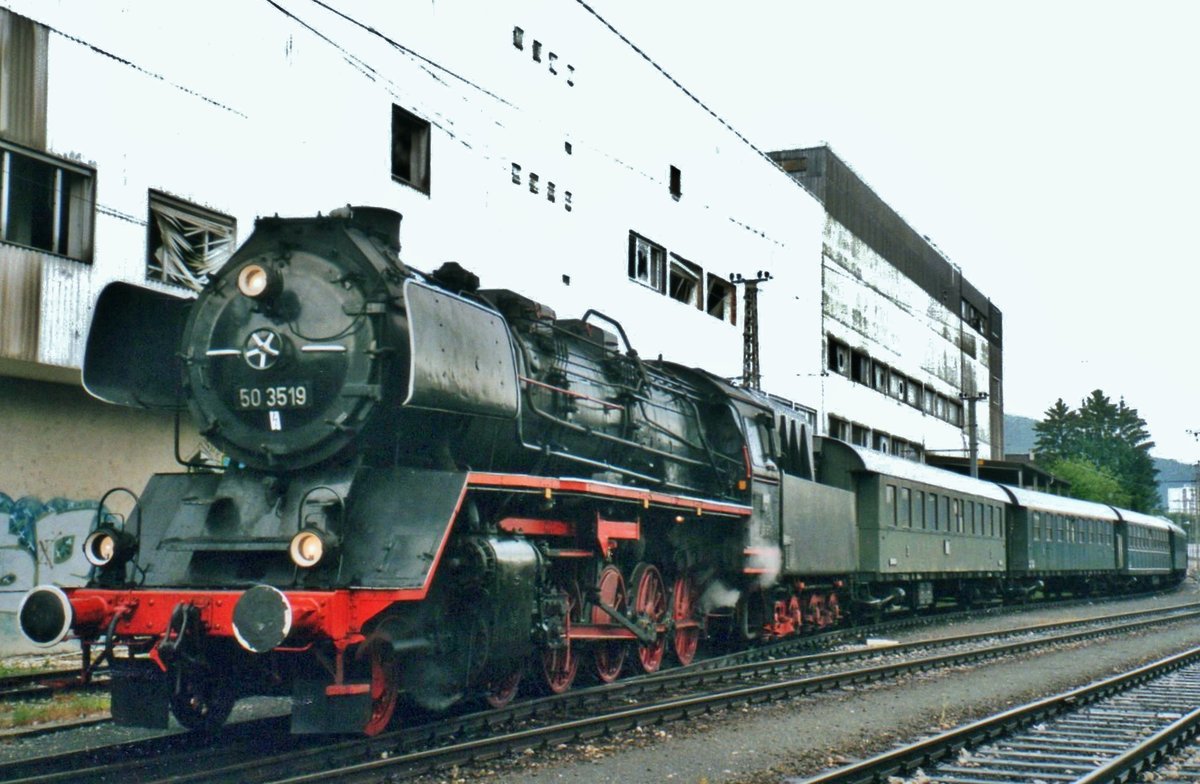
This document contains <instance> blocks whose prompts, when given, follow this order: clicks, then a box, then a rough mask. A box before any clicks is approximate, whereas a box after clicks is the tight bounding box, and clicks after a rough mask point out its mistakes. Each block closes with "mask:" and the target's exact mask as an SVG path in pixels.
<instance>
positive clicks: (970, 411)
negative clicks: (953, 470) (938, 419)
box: [959, 392, 988, 479]
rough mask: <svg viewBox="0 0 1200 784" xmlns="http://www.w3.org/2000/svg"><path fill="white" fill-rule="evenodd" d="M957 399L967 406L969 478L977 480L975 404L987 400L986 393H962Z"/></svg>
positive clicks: (977, 449) (977, 427)
mask: <svg viewBox="0 0 1200 784" xmlns="http://www.w3.org/2000/svg"><path fill="white" fill-rule="evenodd" d="M959 398H960V399H962V400H963V401H964V402H965V403H966V404H967V443H968V444H969V445H970V453H969V455H970V460H971V476H972V477H973V478H975V479H978V478H979V425H978V420H977V419H976V418H975V404H976V403H978V402H979V401H981V400H987V398H988V393H987V392H976V393H975V394H973V395H971V394H967V393H966V392H962V393H960V394H959Z"/></svg>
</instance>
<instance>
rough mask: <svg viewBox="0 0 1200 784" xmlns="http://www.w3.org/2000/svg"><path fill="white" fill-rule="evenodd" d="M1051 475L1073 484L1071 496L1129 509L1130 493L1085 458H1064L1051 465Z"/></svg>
mask: <svg viewBox="0 0 1200 784" xmlns="http://www.w3.org/2000/svg"><path fill="white" fill-rule="evenodd" d="M1048 470H1049V471H1050V473H1052V474H1054V475H1055V476H1057V477H1058V478H1060V479H1065V480H1067V481H1068V482H1070V483H1071V495H1073V496H1075V497H1076V498H1082V499H1084V500H1085V501H1095V502H1097V503H1101V504H1111V505H1113V506H1121V507H1125V508H1126V509H1128V508H1129V505H1130V503H1131V499H1130V497H1129V493H1127V492H1126V491H1125V489H1124V488H1123V487H1121V482H1120V480H1118V479H1117V478H1116V477H1115V476H1113V475H1112V474H1110V473H1109V472H1108V470H1107V469H1104V468H1099V467H1097V466H1095V465H1093V464H1092V463H1091V462H1089V461H1088V460H1085V459H1083V458H1078V457H1075V458H1070V457H1068V458H1064V459H1062V460H1056V461H1054V462H1053V463H1050V465H1049V466H1048Z"/></svg>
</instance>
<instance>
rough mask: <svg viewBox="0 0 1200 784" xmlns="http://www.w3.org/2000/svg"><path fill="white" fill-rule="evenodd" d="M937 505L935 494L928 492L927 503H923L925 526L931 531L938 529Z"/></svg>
mask: <svg viewBox="0 0 1200 784" xmlns="http://www.w3.org/2000/svg"><path fill="white" fill-rule="evenodd" d="M937 505H938V497H937V494H936V493H930V494H929V503H928V504H926V505H925V527H926V528H928V529H930V530H932V531H936V530H937V529H938V518H937Z"/></svg>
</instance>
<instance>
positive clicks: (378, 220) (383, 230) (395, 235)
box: [329, 205, 404, 253]
mask: <svg viewBox="0 0 1200 784" xmlns="http://www.w3.org/2000/svg"><path fill="white" fill-rule="evenodd" d="M329 217H331V218H349V219H350V222H351V223H353V224H354V225H355V226H357V227H358V228H360V229H362V230H363V231H365V232H368V233H370V234H374V235H376V236H377V237H379V239H381V240H383V241H384V242H386V243H387V245H388V247H389V248H391V249H392V250H394V251H396V253H399V252H400V221H402V220H404V216H403V215H401V214H400V213H398V212H396V211H395V210H389V209H387V208H386V207H351V206H349V205H347V206H345V207H339V208H338V209H336V210H333V211H331V212H330V213H329Z"/></svg>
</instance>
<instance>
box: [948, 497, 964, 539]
mask: <svg viewBox="0 0 1200 784" xmlns="http://www.w3.org/2000/svg"><path fill="white" fill-rule="evenodd" d="M952 501H953V503H952V504H951V508H950V518H951V519H952V520H954V532H955V533H959V534H961V533H962V532H963V518H962V507H961V506H960V505H959V504H960V502H959V500H958V499H957V498H955V499H952Z"/></svg>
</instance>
